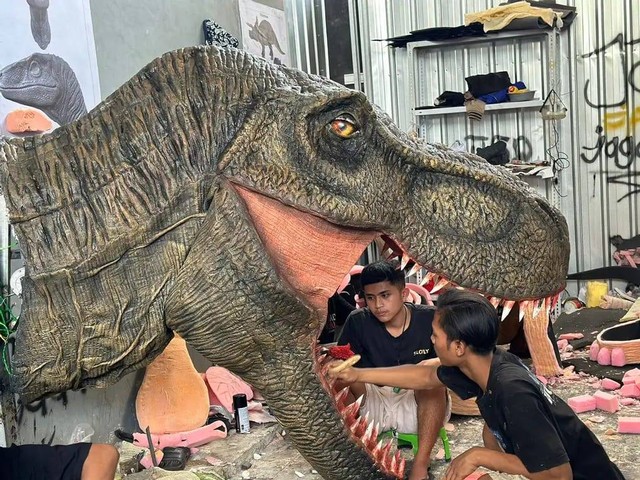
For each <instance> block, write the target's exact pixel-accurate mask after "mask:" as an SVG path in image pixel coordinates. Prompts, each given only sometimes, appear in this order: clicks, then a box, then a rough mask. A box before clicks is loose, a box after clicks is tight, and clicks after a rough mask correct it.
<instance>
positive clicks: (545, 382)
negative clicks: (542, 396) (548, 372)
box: [536, 375, 549, 385]
mask: <svg viewBox="0 0 640 480" xmlns="http://www.w3.org/2000/svg"><path fill="white" fill-rule="evenodd" d="M536 378H537V379H538V380H540V383H542V384H543V385H546V384H547V383H549V380H547V377H543V376H542V375H536Z"/></svg>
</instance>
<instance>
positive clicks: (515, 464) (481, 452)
mask: <svg viewBox="0 0 640 480" xmlns="http://www.w3.org/2000/svg"><path fill="white" fill-rule="evenodd" d="M479 467H484V468H486V469H488V470H491V471H494V472H501V473H508V474H510V475H522V476H523V477H525V478H528V479H530V480H573V472H572V470H571V465H569V463H564V464H562V465H558V466H557V467H553V468H550V469H548V470H544V471H542V472H536V473H530V472H529V471H528V470H527V468H526V467H525V466H524V464H523V463H522V461H521V460H520V459H519V458H518V457H517V456H516V455H512V454H510V453H504V452H498V451H496V450H492V449H489V448H482V447H473V448H471V449H469V450H467V451H466V452H464V453H463V454H462V455H459V456H457V457H456V458H454V459H453V461H452V462H451V465H450V466H449V468H448V469H447V473H446V475H445V477H444V478H445V480H462V479H463V478H465V477H466V476H467V475H470V474H471V473H473V472H475V471H476V469H478V468H479Z"/></svg>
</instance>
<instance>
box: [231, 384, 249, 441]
mask: <svg viewBox="0 0 640 480" xmlns="http://www.w3.org/2000/svg"><path fill="white" fill-rule="evenodd" d="M233 416H234V417H235V420H236V432H238V433H249V408H248V407H247V396H246V395H245V394H244V393H238V394H236V395H234V396H233Z"/></svg>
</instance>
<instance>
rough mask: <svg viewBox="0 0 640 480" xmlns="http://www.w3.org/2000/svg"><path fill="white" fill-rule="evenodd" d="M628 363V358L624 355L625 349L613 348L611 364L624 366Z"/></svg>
mask: <svg viewBox="0 0 640 480" xmlns="http://www.w3.org/2000/svg"><path fill="white" fill-rule="evenodd" d="M626 364H627V358H626V357H625V355H624V350H622V349H621V348H614V349H613V350H611V365H613V366H614V367H624V366H625V365H626Z"/></svg>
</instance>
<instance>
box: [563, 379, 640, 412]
mask: <svg viewBox="0 0 640 480" xmlns="http://www.w3.org/2000/svg"><path fill="white" fill-rule="evenodd" d="M634 386H635V385H634ZM567 404H568V405H569V406H570V407H571V408H573V411H574V412H576V413H582V412H590V411H591V410H595V409H596V399H595V397H594V396H592V395H578V396H577V397H571V398H570V399H569V400H567Z"/></svg>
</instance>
